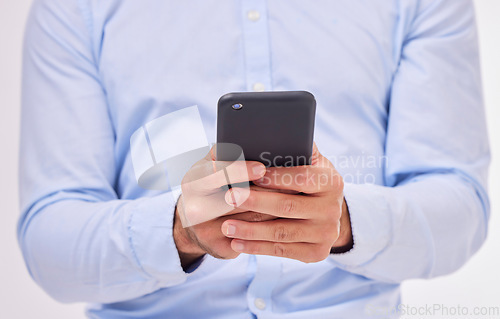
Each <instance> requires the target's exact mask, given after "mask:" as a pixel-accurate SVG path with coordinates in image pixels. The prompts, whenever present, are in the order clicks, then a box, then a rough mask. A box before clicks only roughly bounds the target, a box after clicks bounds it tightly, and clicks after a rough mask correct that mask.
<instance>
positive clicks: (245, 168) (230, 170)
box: [182, 160, 266, 192]
mask: <svg viewBox="0 0 500 319" xmlns="http://www.w3.org/2000/svg"><path fill="white" fill-rule="evenodd" d="M265 172H266V169H265V166H264V164H262V163H260V162H255V161H234V162H222V161H218V162H215V161H206V160H202V161H200V162H198V163H196V164H195V165H194V166H193V167H192V168H191V169H190V170H189V171H188V173H187V174H186V176H185V177H184V179H183V181H182V186H183V191H184V189H189V190H193V191H201V192H203V191H212V190H215V189H218V188H220V187H222V186H225V185H228V184H236V183H242V182H248V181H253V180H256V179H259V178H261V177H262V176H264V174H265Z"/></svg>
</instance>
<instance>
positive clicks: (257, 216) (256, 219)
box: [250, 213, 264, 222]
mask: <svg viewBox="0 0 500 319" xmlns="http://www.w3.org/2000/svg"><path fill="white" fill-rule="evenodd" d="M250 220H251V221H252V222H261V221H263V220H264V215H263V214H261V213H252V214H251V215H250Z"/></svg>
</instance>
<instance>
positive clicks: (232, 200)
mask: <svg viewBox="0 0 500 319" xmlns="http://www.w3.org/2000/svg"><path fill="white" fill-rule="evenodd" d="M225 199H226V203H228V205H231V206H236V205H238V200H239V199H240V193H239V192H238V191H236V190H235V189H230V190H229V191H228V192H227V193H226V197H225Z"/></svg>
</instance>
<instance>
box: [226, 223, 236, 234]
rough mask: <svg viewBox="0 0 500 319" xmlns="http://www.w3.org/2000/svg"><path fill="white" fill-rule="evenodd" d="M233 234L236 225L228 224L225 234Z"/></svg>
mask: <svg viewBox="0 0 500 319" xmlns="http://www.w3.org/2000/svg"><path fill="white" fill-rule="evenodd" d="M234 234H236V226H234V225H233V224H228V225H227V229H226V235H228V236H233V235H234Z"/></svg>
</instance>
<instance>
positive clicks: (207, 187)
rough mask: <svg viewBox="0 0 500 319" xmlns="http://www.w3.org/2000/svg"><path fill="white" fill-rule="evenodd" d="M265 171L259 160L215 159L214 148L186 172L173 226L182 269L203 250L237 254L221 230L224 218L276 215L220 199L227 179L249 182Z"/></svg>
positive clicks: (252, 218) (221, 255) (253, 218)
mask: <svg viewBox="0 0 500 319" xmlns="http://www.w3.org/2000/svg"><path fill="white" fill-rule="evenodd" d="M222 167H224V169H221V168H222ZM265 173H266V168H265V166H264V165H263V164H262V163H260V162H252V161H246V162H245V161H235V162H232V163H227V162H226V163H224V162H217V161H215V155H214V149H212V150H211V151H210V153H209V154H207V156H206V157H205V158H203V159H202V160H200V161H199V162H197V163H196V164H195V165H193V167H192V168H191V169H190V170H189V171H188V172H187V173H186V175H185V177H184V179H183V181H182V195H181V197H180V198H179V202H178V205H177V208H176V211H175V220H174V229H173V235H174V240H175V244H176V246H177V250H178V252H179V257H180V259H181V264H182V267H183V268H184V269H186V268H187V267H188V266H189V265H191V264H192V263H193V262H194V261H196V260H197V259H198V258H200V257H202V256H203V255H204V254H206V253H208V254H210V255H212V256H214V257H216V258H221V259H233V258H236V257H237V256H238V255H239V253H237V252H235V251H234V250H233V249H232V248H231V239H230V238H227V237H226V236H224V234H223V233H222V231H221V225H222V223H223V222H224V221H225V220H227V219H240V220H244V221H265V220H271V219H275V218H276V217H274V216H270V215H265V214H261V213H255V212H245V211H242V210H239V209H235V208H234V207H232V206H229V205H228V204H227V203H226V201H225V199H224V196H225V194H226V192H227V187H224V186H226V185H227V184H228V179H229V182H230V183H231V184H234V183H242V182H249V181H254V180H257V179H260V178H261V177H263V176H264V174H265ZM252 188H254V189H255V190H261V191H266V190H265V189H262V188H258V187H254V186H252Z"/></svg>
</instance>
